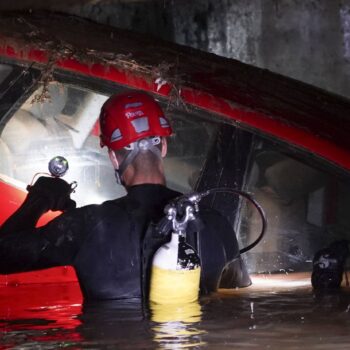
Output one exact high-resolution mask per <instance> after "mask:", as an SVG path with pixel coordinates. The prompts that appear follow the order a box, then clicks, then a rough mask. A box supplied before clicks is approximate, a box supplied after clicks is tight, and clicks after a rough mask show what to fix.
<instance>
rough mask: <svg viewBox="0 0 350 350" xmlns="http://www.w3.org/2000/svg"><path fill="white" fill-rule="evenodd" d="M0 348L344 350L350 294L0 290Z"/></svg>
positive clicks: (349, 335)
mask: <svg viewBox="0 0 350 350" xmlns="http://www.w3.org/2000/svg"><path fill="white" fill-rule="evenodd" d="M0 298H1V299H0V349H137V350H138V349H183V348H185V349H188V348H189V349H202V348H203V349H283V350H284V349H349V348H350V292H349V290H342V291H339V292H336V293H329V294H324V295H315V294H314V293H313V292H312V290H311V289H310V288H305V287H304V288H299V289H294V290H288V291H286V290H284V291H279V292H276V291H274V292H268V291H254V290H253V289H246V290H245V291H244V293H242V292H239V293H237V292H233V293H226V294H216V295H214V296H211V297H210V298H205V299H203V300H201V301H200V303H194V304H191V305H187V306H186V307H185V306H174V307H170V308H160V307H158V308H153V309H151V310H149V309H143V308H142V307H140V305H138V304H136V303H120V302H118V303H117V302H102V303H95V304H83V305H82V300H81V296H80V293H79V289H78V286H77V285H76V284H66V285H32V286H20V287H4V288H0Z"/></svg>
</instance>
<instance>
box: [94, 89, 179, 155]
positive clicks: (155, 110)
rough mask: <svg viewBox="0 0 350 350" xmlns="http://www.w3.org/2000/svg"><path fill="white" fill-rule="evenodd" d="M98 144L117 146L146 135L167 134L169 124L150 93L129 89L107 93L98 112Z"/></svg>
mask: <svg viewBox="0 0 350 350" xmlns="http://www.w3.org/2000/svg"><path fill="white" fill-rule="evenodd" d="M100 128H101V135H100V141H101V146H102V147H103V146H105V145H106V146H108V147H109V148H111V149H113V150H118V149H121V148H123V147H125V146H127V145H129V144H130V143H132V142H135V141H138V140H140V139H143V138H146V137H150V136H169V135H171V133H172V130H171V127H170V124H169V122H168V120H167V119H166V118H165V116H164V113H163V111H162V109H161V108H160V106H159V105H158V103H157V102H156V101H155V100H154V99H153V97H151V96H150V95H148V94H146V93H144V92H139V91H131V92H126V93H123V94H119V95H113V96H111V97H110V98H109V99H108V100H107V101H106V102H105V103H104V105H103V106H102V108H101V114H100Z"/></svg>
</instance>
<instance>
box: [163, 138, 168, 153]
mask: <svg viewBox="0 0 350 350" xmlns="http://www.w3.org/2000/svg"><path fill="white" fill-rule="evenodd" d="M167 152H168V142H167V140H166V138H165V137H162V158H164V157H165V156H166V154H167Z"/></svg>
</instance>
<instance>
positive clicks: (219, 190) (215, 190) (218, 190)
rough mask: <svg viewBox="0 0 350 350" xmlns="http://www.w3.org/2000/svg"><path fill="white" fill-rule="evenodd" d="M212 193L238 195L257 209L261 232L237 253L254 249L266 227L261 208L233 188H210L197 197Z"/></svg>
mask: <svg viewBox="0 0 350 350" xmlns="http://www.w3.org/2000/svg"><path fill="white" fill-rule="evenodd" d="M213 193H231V194H234V195H239V196H241V197H244V198H245V199H247V200H248V201H249V202H251V203H252V204H253V205H254V207H255V208H256V209H257V211H258V212H259V214H260V217H261V222H262V227H261V231H260V234H259V236H258V238H257V239H256V240H255V241H254V242H253V243H251V244H249V245H247V246H246V247H244V248H242V249H240V251H239V253H240V254H243V253H246V252H248V251H249V250H251V249H252V248H254V247H255V246H256V245H257V244H258V243H259V242H260V241H261V240H262V239H263V237H264V235H265V232H266V227H267V220H266V215H265V213H264V210H263V208H262V207H261V206H260V204H259V203H258V202H257V201H256V200H255V199H254V198H252V197H251V196H250V195H249V194H248V193H246V192H242V191H239V190H235V189H233V188H225V187H217V188H212V189H210V190H208V191H205V192H201V193H199V195H200V196H201V197H206V196H208V195H210V194H213Z"/></svg>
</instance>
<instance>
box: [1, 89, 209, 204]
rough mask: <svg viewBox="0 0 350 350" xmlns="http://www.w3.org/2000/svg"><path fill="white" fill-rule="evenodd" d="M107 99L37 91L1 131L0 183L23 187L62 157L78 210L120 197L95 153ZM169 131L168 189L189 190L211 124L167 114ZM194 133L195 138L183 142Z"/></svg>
mask: <svg viewBox="0 0 350 350" xmlns="http://www.w3.org/2000/svg"><path fill="white" fill-rule="evenodd" d="M107 97H108V96H107V95H105V94H100V93H96V92H93V91H90V90H87V89H82V88H80V87H77V86H73V85H70V84H62V83H59V82H52V83H50V84H49V85H48V86H45V87H41V88H39V89H37V90H36V91H35V92H34V93H33V94H32V95H31V96H30V97H29V98H28V99H27V100H26V101H25V103H23V104H22V105H21V106H20V108H19V109H18V110H17V111H16V112H15V113H14V115H13V116H12V117H11V118H10V120H9V121H8V122H7V123H6V125H5V126H4V127H3V131H2V134H1V138H0V146H1V147H0V154H1V159H2V162H1V165H0V173H1V178H2V179H3V180H5V181H6V182H9V183H11V184H12V185H16V186H17V187H21V188H23V189H24V188H25V187H26V186H27V185H28V184H30V183H32V181H33V177H34V175H35V174H36V173H45V172H47V169H48V162H49V161H50V159H52V158H53V157H55V156H58V155H59V156H63V157H65V158H66V159H67V160H68V162H69V170H68V172H67V174H66V175H65V177H64V179H65V180H67V181H68V182H71V181H77V183H78V187H77V189H76V192H75V193H74V194H73V198H74V199H75V200H76V201H77V203H78V205H79V206H81V205H85V204H91V203H101V202H102V201H104V200H107V199H114V198H117V197H120V196H122V195H123V194H125V189H124V188H123V187H122V186H118V185H117V184H116V181H115V177H114V173H113V168H112V165H111V164H110V161H109V158H108V155H107V150H106V149H105V148H104V149H101V147H100V141H99V125H98V116H99V112H100V108H101V106H102V104H103V103H104V101H105V100H106V99H107ZM164 108H165V110H166V114H167V116H168V117H169V119H171V123H172V126H173V129H174V131H175V132H174V136H172V137H171V138H170V140H169V146H168V156H167V158H166V161H165V173H166V178H167V183H168V186H169V187H171V188H173V189H175V190H178V191H182V192H186V191H190V190H191V189H193V187H194V184H195V183H196V179H197V177H198V176H199V173H200V169H201V167H202V165H203V163H204V160H205V158H206V154H207V152H208V150H209V148H210V146H211V144H212V140H213V138H214V136H215V130H216V124H214V123H209V122H206V121H201V122H200V123H199V122H198V121H197V120H193V118H188V116H186V115H183V113H178V112H176V111H171V112H168V111H167V106H164ZM193 134H196V138H193V137H189V136H190V135H193Z"/></svg>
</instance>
